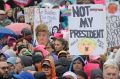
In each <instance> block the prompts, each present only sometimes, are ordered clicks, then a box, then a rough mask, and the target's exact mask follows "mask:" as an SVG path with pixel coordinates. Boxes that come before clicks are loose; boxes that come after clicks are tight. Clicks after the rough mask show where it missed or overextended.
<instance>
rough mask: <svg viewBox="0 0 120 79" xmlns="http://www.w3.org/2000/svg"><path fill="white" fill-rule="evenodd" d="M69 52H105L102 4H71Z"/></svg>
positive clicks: (89, 53)
mask: <svg viewBox="0 0 120 79" xmlns="http://www.w3.org/2000/svg"><path fill="white" fill-rule="evenodd" d="M69 9H71V16H70V17H69V31H70V32H69V35H70V36H69V49H70V50H69V52H70V53H71V55H91V54H92V55H100V54H103V53H105V52H106V9H105V6H104V5H100V4H94V5H93V4H91V5H71V6H69Z"/></svg>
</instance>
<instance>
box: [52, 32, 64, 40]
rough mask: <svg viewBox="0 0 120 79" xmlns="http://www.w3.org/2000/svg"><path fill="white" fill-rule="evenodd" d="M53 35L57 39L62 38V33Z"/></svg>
mask: <svg viewBox="0 0 120 79" xmlns="http://www.w3.org/2000/svg"><path fill="white" fill-rule="evenodd" d="M53 37H54V38H57V39H61V38H63V34H61V33H55V34H54V36H53Z"/></svg>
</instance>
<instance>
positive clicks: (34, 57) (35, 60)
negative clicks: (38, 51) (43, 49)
mask: <svg viewBox="0 0 120 79" xmlns="http://www.w3.org/2000/svg"><path fill="white" fill-rule="evenodd" d="M42 59H43V57H42V56H41V55H32V60H33V64H35V63H39V62H41V61H42Z"/></svg>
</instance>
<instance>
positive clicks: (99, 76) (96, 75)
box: [90, 69, 103, 79]
mask: <svg viewBox="0 0 120 79" xmlns="http://www.w3.org/2000/svg"><path fill="white" fill-rule="evenodd" d="M90 79H103V72H102V70H101V69H93V70H92V71H91V75H90Z"/></svg>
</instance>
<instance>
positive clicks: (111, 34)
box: [106, 2, 120, 47]
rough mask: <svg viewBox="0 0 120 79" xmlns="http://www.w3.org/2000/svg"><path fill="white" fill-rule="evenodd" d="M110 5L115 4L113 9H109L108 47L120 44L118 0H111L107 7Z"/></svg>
mask: <svg viewBox="0 0 120 79" xmlns="http://www.w3.org/2000/svg"><path fill="white" fill-rule="evenodd" d="M110 5H115V6H113V9H112V10H113V11H109V10H108V9H107V26H106V28H107V29H106V30H107V44H108V47H114V46H119V45H120V10H119V6H118V5H119V4H118V2H110V3H108V6H107V7H109V6H110ZM115 7H116V8H117V11H116V9H115Z"/></svg>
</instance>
